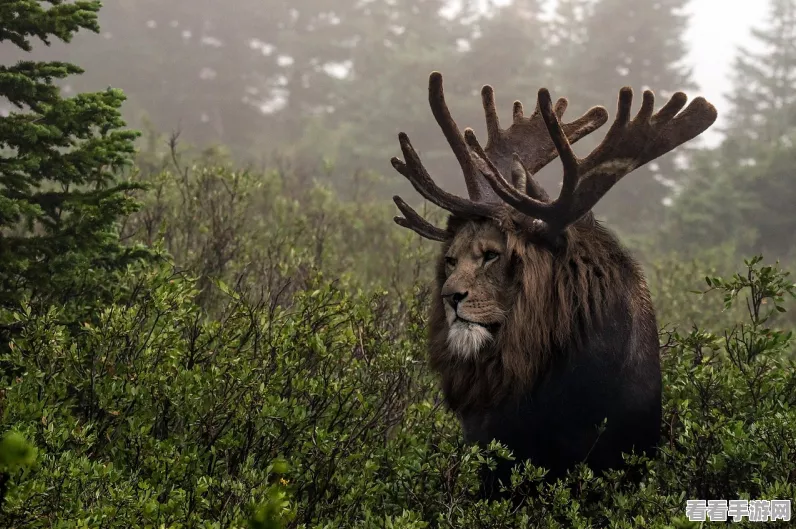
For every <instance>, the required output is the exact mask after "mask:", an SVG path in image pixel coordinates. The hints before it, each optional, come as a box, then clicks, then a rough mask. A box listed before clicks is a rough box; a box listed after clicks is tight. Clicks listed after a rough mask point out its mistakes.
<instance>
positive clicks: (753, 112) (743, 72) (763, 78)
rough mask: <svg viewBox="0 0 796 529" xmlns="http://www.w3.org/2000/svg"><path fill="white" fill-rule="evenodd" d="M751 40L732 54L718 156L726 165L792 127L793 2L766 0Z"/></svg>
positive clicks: (795, 104) (795, 107) (795, 114)
mask: <svg viewBox="0 0 796 529" xmlns="http://www.w3.org/2000/svg"><path fill="white" fill-rule="evenodd" d="M752 38H753V40H754V44H753V45H752V46H750V47H749V48H744V47H742V48H740V49H739V50H738V55H737V57H736V59H735V64H734V68H733V73H734V75H733V88H732V92H731V93H730V94H729V96H728V99H729V101H730V110H729V111H728V112H727V113H726V116H727V125H726V127H725V133H726V135H727V137H726V141H725V142H724V148H723V149H722V154H723V155H724V156H725V160H726V161H727V162H729V163H730V164H732V165H735V164H736V163H737V161H738V160H740V159H741V158H743V157H749V156H753V151H754V150H755V149H756V145H759V144H774V143H779V142H781V141H782V140H783V139H784V137H785V136H786V135H787V134H788V133H789V132H792V131H793V130H794V129H796V91H794V85H796V0H771V4H770V7H769V15H768V18H767V21H766V24H765V26H764V27H762V28H754V29H753V30H752ZM752 50H754V51H752Z"/></svg>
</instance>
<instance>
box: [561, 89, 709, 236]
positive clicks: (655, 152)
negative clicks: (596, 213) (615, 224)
mask: <svg viewBox="0 0 796 529" xmlns="http://www.w3.org/2000/svg"><path fill="white" fill-rule="evenodd" d="M687 101H688V97H687V96H686V95H685V94H684V93H682V92H677V93H675V94H674V95H673V96H672V97H671V98H670V99H669V101H668V102H667V103H666V104H665V105H664V106H663V108H661V110H659V111H658V112H657V113H656V114H653V111H654V106H655V96H654V94H653V93H652V91H651V90H645V91H644V94H643V102H642V104H641V108H640V109H639V111H638V113H637V114H636V116H635V117H634V118H633V119H632V120H631V119H630V110H631V105H632V102H633V90H632V89H631V88H630V87H624V88H622V90H620V92H619V103H618V108H617V117H616V120H615V121H614V123H613V125H612V126H611V128H610V129H609V131H608V133H607V134H606V136H605V138H604V139H603V141H602V142H601V143H600V145H599V146H598V147H597V148H596V149H594V151H592V152H591V154H589V155H588V156H587V157H586V158H585V159H583V160H579V161H578V173H579V175H580V182H579V184H578V186H577V189H576V191H575V194H574V197H573V203H572V204H571V209H570V211H569V212H568V214H567V217H568V220H567V221H568V223H572V222H575V221H576V220H578V219H579V218H580V217H582V216H583V215H585V214H586V213H587V212H588V211H590V210H591V208H593V207H594V205H595V204H597V202H599V201H600V199H601V198H602V197H603V196H605V194H606V193H607V192H608V191H609V190H610V189H611V188H612V187H613V186H614V185H615V184H616V183H617V182H618V181H619V180H620V179H622V178H623V177H624V176H625V175H627V174H629V173H630V172H632V171H634V170H635V169H638V168H639V167H641V166H643V165H645V164H647V163H649V162H651V161H652V160H655V159H656V158H659V157H660V156H663V155H664V154H667V153H669V152H670V151H673V150H674V149H676V148H677V147H679V146H680V145H682V144H683V143H686V142H688V141H690V140H692V139H694V138H696V137H697V136H699V135H700V134H702V133H703V132H705V131H706V130H707V129H708V128H709V127H710V126H711V125H713V123H715V121H716V118H717V117H718V113H717V111H716V108H715V107H714V106H713V105H712V104H710V103H709V102H708V101H707V100H706V99H705V98H703V97H697V98H696V99H694V100H693V101H692V102H691V104H689V105H688V107H686V108H685V110H683V111H682V112H680V110H681V109H682V108H683V107H685V104H686V102H687ZM678 112H680V113H679V114H678Z"/></svg>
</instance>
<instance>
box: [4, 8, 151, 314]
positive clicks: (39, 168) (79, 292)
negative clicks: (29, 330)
mask: <svg viewBox="0 0 796 529" xmlns="http://www.w3.org/2000/svg"><path fill="white" fill-rule="evenodd" d="M99 9H100V2H98V1H77V2H73V3H67V2H64V1H62V0H50V1H37V0H6V1H4V2H3V3H2V4H0V42H10V43H11V44H14V45H15V46H17V47H18V48H20V49H21V50H24V51H26V52H30V51H31V50H32V44H31V40H32V39H33V38H38V39H39V40H41V41H42V42H43V43H45V44H47V45H49V43H50V39H52V38H57V39H60V40H62V41H64V42H69V41H70V39H71V38H72V36H73V35H74V34H75V33H76V32H77V31H79V30H80V29H88V30H90V31H94V32H97V31H98V30H99V27H98V24H97V12H98V10H99ZM80 73H82V70H81V69H80V68H79V67H77V66H75V65H72V64H69V63H66V62H33V61H24V60H23V61H19V62H17V63H16V64H14V65H11V66H4V65H0V96H2V97H5V98H7V100H8V101H10V102H11V103H12V104H13V105H14V106H15V108H16V110H15V111H13V112H11V113H9V114H8V115H6V116H4V117H0V308H3V309H10V310H18V309H19V308H20V303H21V302H23V300H25V299H27V300H28V302H29V303H30V304H32V306H34V307H35V306H41V305H42V304H47V303H58V304H64V305H66V306H68V308H71V309H76V310H77V309H80V308H86V307H89V306H91V305H92V304H94V303H96V302H98V301H101V300H102V299H103V298H105V297H107V296H110V295H112V293H113V292H112V289H113V288H114V285H115V284H116V283H117V282H116V281H114V278H116V277H117V276H115V275H113V274H117V273H118V271H119V270H122V269H123V268H124V267H125V266H126V264H127V263H129V262H130V261H131V260H134V259H137V258H139V257H142V256H143V255H146V254H147V253H146V252H143V251H140V250H138V249H135V248H127V247H125V246H124V245H123V244H122V242H121V241H120V240H119V236H118V223H119V220H120V219H121V218H122V217H123V216H125V215H126V214H128V213H129V212H131V211H133V210H134V208H135V207H136V203H135V202H134V200H133V199H132V198H131V197H130V196H129V194H130V193H129V191H131V190H133V189H138V187H136V186H134V185H131V184H128V183H125V182H121V183H119V182H117V180H118V171H119V170H121V169H122V168H124V167H125V166H127V165H128V164H129V163H130V160H131V156H132V155H133V153H134V147H133V141H134V139H135V138H136V136H137V133H136V132H133V131H129V130H122V127H123V126H124V122H123V121H122V120H121V117H120V114H119V108H120V106H121V104H122V102H123V101H124V99H125V98H124V95H123V94H122V93H121V92H120V91H119V90H115V89H112V88H108V89H107V90H105V91H102V92H98V93H84V94H79V95H77V96H75V97H72V98H63V97H62V96H61V95H60V91H59V89H58V88H57V87H56V86H55V84H54V81H55V80H59V79H64V78H66V77H67V76H70V75H76V74H80ZM28 306H31V305H28ZM73 314H77V313H74V312H73Z"/></svg>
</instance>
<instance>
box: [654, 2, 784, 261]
mask: <svg viewBox="0 0 796 529" xmlns="http://www.w3.org/2000/svg"><path fill="white" fill-rule="evenodd" d="M752 37H753V40H754V44H753V45H752V46H750V47H749V48H740V49H739V50H738V55H737V58H736V60H735V63H734V71H733V86H732V89H731V92H730V94H729V97H728V99H729V101H730V109H729V111H727V112H726V113H725V116H726V126H725V129H724V132H725V137H724V139H723V141H722V143H721V145H720V146H719V147H717V148H716V149H713V150H712V151H710V152H706V153H703V154H702V156H701V157H700V158H701V159H702V162H701V163H700V165H699V166H697V167H694V169H693V171H691V177H690V179H689V183H688V185H687V187H686V188H685V190H684V192H683V193H681V194H680V196H679V197H678V199H677V200H676V201H675V204H674V208H673V210H672V212H671V213H672V214H671V218H670V220H669V223H670V228H671V230H676V231H678V232H680V233H682V236H681V237H680V238H679V239H680V241H679V243H680V244H683V245H685V244H687V245H691V246H692V247H705V246H706V245H713V244H717V243H722V242H735V243H736V244H738V243H739V242H740V244H738V249H739V251H740V252H742V253H743V254H745V255H748V254H750V253H761V252H762V253H764V254H765V255H766V257H770V258H787V257H789V256H793V251H794V248H795V247H796V238H794V235H793V234H794V233H796V223H795V222H793V215H789V214H788V213H789V211H790V209H792V207H793V204H794V202H796V188H794V186H793V177H794V175H796V170H795V169H794V167H796V165H794V161H795V160H796V147H795V146H796V94H794V91H793V86H794V83H796V38H794V37H796V0H772V2H771V4H770V11H769V15H768V18H767V22H766V23H765V25H764V26H763V27H761V28H755V29H753V30H752ZM750 50H755V51H750ZM728 204H729V205H730V206H729V207H728ZM740 230H743V231H744V232H747V231H748V232H751V235H750V236H749V237H747V238H745V239H744V240H743V241H739V240H738V239H739V236H738V232H739V231H740Z"/></svg>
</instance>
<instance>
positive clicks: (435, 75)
mask: <svg viewBox="0 0 796 529" xmlns="http://www.w3.org/2000/svg"><path fill="white" fill-rule="evenodd" d="M428 103H429V106H431V112H432V113H433V114H434V119H436V120H437V124H438V125H439V127H440V129H442V133H443V134H444V135H445V139H447V140H448V144H449V145H450V147H451V149H452V150H453V154H454V155H456V159H457V160H458V161H459V165H460V166H461V168H462V173H463V174H464V182H465V184H466V186H467V194H468V195H469V196H470V199H471V200H473V201H476V202H486V201H487V200H488V199H489V198H490V195H492V194H493V193H492V191H491V189H489V186H487V185H486V182H484V181H483V180H482V179H481V178H480V173H481V172H480V171H479V170H478V168H477V167H476V165H475V162H474V160H473V158H472V156H471V154H470V151H469V150H468V149H467V145H466V144H465V142H464V138H463V137H462V133H461V132H460V131H459V127H458V126H457V125H456V121H454V119H453V117H452V116H451V113H450V110H449V109H448V105H447V103H446V102H445V93H444V91H443V89H442V74H441V73H439V72H431V75H430V76H429V79H428ZM495 119H497V116H495Z"/></svg>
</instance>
